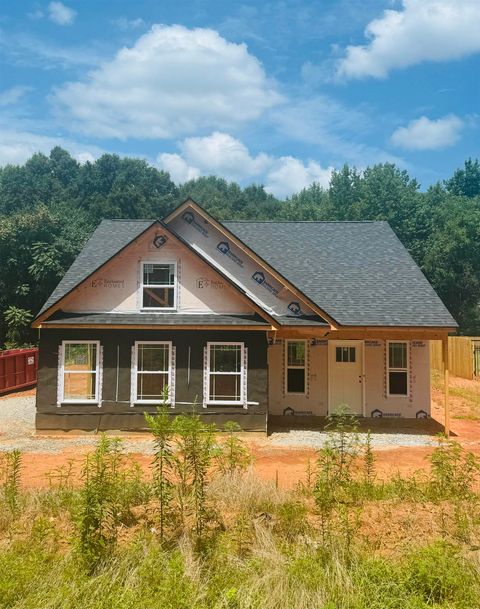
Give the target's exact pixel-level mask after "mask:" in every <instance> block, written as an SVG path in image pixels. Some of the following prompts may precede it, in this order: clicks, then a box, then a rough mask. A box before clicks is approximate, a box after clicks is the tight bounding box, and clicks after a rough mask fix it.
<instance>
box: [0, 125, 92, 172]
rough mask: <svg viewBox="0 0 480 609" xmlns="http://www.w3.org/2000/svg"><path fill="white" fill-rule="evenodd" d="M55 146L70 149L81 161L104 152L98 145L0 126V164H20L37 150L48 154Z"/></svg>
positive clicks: (90, 159) (89, 159)
mask: <svg viewBox="0 0 480 609" xmlns="http://www.w3.org/2000/svg"><path fill="white" fill-rule="evenodd" d="M55 146H61V147H62V148H64V149H65V150H68V151H69V152H70V154H71V155H72V156H73V157H75V158H76V159H77V160H78V161H80V162H81V163H84V162H86V161H92V160H94V159H96V158H97V157H99V156H100V155H101V154H103V150H101V149H100V148H97V147H96V146H91V145H84V144H80V143H79V142H74V141H71V140H68V139H64V138H62V137H54V136H47V135H40V134H37V133H34V132H31V131H23V130H16V129H9V128H8V127H2V126H0V166H3V165H9V164H10V165H20V164H22V163H25V161H26V160H27V159H29V158H30V157H31V156H32V154H34V153H36V152H43V153H44V154H47V155H48V154H49V153H50V150H51V149H52V148H54V147H55Z"/></svg>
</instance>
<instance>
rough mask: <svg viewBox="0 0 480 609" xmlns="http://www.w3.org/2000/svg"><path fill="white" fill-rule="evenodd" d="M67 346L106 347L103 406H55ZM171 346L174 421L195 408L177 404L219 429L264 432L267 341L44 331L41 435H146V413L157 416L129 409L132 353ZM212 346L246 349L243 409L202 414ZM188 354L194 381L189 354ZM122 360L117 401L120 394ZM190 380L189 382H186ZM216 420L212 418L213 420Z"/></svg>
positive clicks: (194, 334) (251, 336)
mask: <svg viewBox="0 0 480 609" xmlns="http://www.w3.org/2000/svg"><path fill="white" fill-rule="evenodd" d="M63 340H98V341H100V344H101V346H102V347H103V382H102V389H101V397H102V403H101V406H100V407H99V406H97V405H96V404H62V405H61V406H58V405H57V390H58V348H59V346H60V345H61V344H62V341H63ZM142 340H143V341H152V340H157V341H172V343H173V345H174V346H175V348H176V382H175V400H176V406H175V408H172V409H171V412H172V414H173V415H175V414H180V413H182V412H191V410H192V406H191V405H189V404H180V403H179V402H190V403H191V402H194V400H195V398H197V401H198V407H197V410H198V412H199V413H200V414H201V415H202V417H205V419H206V420H207V421H209V420H210V419H211V421H212V422H213V421H215V423H216V424H217V425H219V426H221V425H222V424H223V423H225V422H226V421H229V420H230V421H232V420H233V421H237V422H238V423H239V424H240V425H241V426H242V428H243V429H246V430H252V431H257V430H258V431H264V430H265V427H266V417H267V400H268V395H267V394H268V390H267V376H268V375H267V338H266V334H265V333H263V332H258V331H256V332H255V331H253V332H252V331H242V332H241V333H239V332H238V331H229V330H226V331H206V330H193V331H192V330H183V331H182V330H127V329H126V330H116V331H115V332H112V331H111V330H110V331H109V330H93V329H91V330H80V329H63V330H58V329H45V330H42V332H41V336H40V361H39V370H38V379H39V382H38V394H37V415H36V426H37V429H61V430H67V429H69V430H71V429H81V430H96V429H98V430H106V429H119V430H140V429H145V428H146V425H145V421H144V416H143V413H144V412H145V411H148V412H154V411H155V407H154V406H150V405H143V404H142V405H135V406H133V407H132V406H131V405H130V383H131V360H132V355H131V354H132V347H133V345H134V343H135V341H142ZM208 341H221V342H228V341H242V342H243V343H244V344H245V347H247V348H248V378H247V383H248V400H249V401H251V402H258V405H253V404H252V405H249V406H248V408H246V409H244V408H243V407H241V406H217V407H214V406H209V407H208V409H204V408H202V399H203V350H204V347H205V346H206V345H207V342H208ZM189 348H190V377H189V375H188V353H189ZM117 355H118V398H117V397H116V394H117ZM188 379H189V382H188ZM212 415H213V416H212Z"/></svg>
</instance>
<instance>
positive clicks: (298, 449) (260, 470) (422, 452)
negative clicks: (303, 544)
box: [0, 373, 480, 488]
mask: <svg viewBox="0 0 480 609" xmlns="http://www.w3.org/2000/svg"><path fill="white" fill-rule="evenodd" d="M432 381H433V382H432V418H433V419H435V420H436V421H437V422H438V423H439V425H440V424H442V423H443V391H442V387H441V379H440V377H439V375H437V374H435V373H434V374H433V378H432ZM34 395H35V392H34V390H29V391H26V392H21V393H17V394H15V395H14V396H3V397H0V412H1V409H2V402H4V403H5V407H6V406H7V404H8V405H9V407H10V412H13V415H9V417H6V418H3V417H2V416H1V415H0V450H10V449H11V448H14V447H16V446H18V447H19V448H20V449H21V450H22V452H23V471H22V482H23V485H24V486H25V487H30V488H40V487H46V486H48V485H49V484H50V478H51V476H52V473H53V475H55V473H56V472H58V471H59V468H62V467H63V468H66V467H71V468H72V472H73V474H72V475H73V476H74V477H76V476H78V474H79V470H80V463H81V460H82V457H83V455H85V454H86V453H87V452H88V451H91V450H92V447H93V445H94V444H95V442H96V438H95V437H94V436H92V435H86V436H80V437H78V436H73V437H72V436H70V435H67V434H63V435H62V436H56V437H54V436H46V437H40V436H35V433H34V428H33V415H34V411H32V405H33V397H34ZM450 396H451V429H452V437H453V439H455V440H456V441H458V442H460V443H461V444H462V445H463V446H465V448H467V449H468V450H470V451H472V452H475V453H479V454H480V381H467V380H464V379H460V378H455V377H452V378H451V382H450ZM12 405H13V408H12ZM6 411H7V409H6V408H5V412H6ZM437 427H438V426H437ZM388 431H389V434H390V436H391V438H392V439H391V440H389V439H388V436H387V434H384V433H382V429H381V428H380V429H378V430H375V434H374V436H375V435H376V436H377V442H376V445H375V454H376V458H377V463H376V469H377V472H378V475H379V477H385V478H387V477H390V476H391V475H393V474H395V473H396V472H399V473H400V474H410V473H412V472H414V471H416V470H419V469H426V468H427V467H428V461H427V457H428V455H429V454H430V453H431V451H432V449H433V446H434V445H435V438H434V436H433V435H425V432H423V433H421V434H415V433H412V429H411V428H410V429H409V430H408V435H406V434H392V432H391V429H390V430H388ZM315 434H317V435H316V436H315ZM321 436H322V434H321V432H303V434H302V432H292V433H291V434H288V432H287V433H282V434H272V435H271V436H269V437H265V436H263V435H260V434H243V437H244V440H245V441H246V442H247V443H248V445H249V447H250V449H251V451H252V453H253V455H254V465H253V467H254V470H255V472H256V473H257V475H258V476H260V477H261V478H263V479H265V480H278V484H279V485H280V486H281V487H285V488H287V487H291V486H293V485H294V484H296V483H297V482H298V481H299V480H302V479H305V477H306V471H307V467H308V461H309V460H310V461H312V462H313V460H314V459H315V449H314V448H312V447H311V446H310V445H309V443H310V438H312V437H316V438H317V440H315V442H317V441H318V440H319V439H321ZM297 437H298V438H299V441H298V444H297V445H296V438H297ZM384 437H386V438H387V440H386V441H385V442H383V441H382V440H381V439H382V438H384ZM379 438H380V439H379ZM399 438H400V439H399ZM124 439H125V448H126V451H127V452H128V453H130V454H132V456H133V457H134V458H135V459H136V460H137V461H138V463H139V464H140V465H141V466H142V468H143V469H144V471H145V472H146V474H147V473H148V470H149V467H150V462H151V441H150V438H149V436H148V435H147V434H137V435H134V436H125V438H124ZM305 439H307V441H305ZM402 444H403V445H402ZM314 445H315V444H314Z"/></svg>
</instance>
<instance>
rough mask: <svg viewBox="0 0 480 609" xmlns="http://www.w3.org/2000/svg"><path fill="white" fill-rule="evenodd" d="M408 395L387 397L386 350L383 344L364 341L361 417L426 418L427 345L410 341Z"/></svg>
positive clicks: (428, 392) (428, 380)
mask: <svg viewBox="0 0 480 609" xmlns="http://www.w3.org/2000/svg"><path fill="white" fill-rule="evenodd" d="M409 352H410V361H409V395H408V396H407V397H396V396H395V397H391V396H390V397H389V396H388V395H387V347H386V342H385V341H384V340H367V341H365V415H366V416H367V417H371V416H382V417H388V418H395V417H407V418H416V417H420V418H421V417H423V416H425V415H430V351H429V343H428V341H415V340H414V341H410V349H409Z"/></svg>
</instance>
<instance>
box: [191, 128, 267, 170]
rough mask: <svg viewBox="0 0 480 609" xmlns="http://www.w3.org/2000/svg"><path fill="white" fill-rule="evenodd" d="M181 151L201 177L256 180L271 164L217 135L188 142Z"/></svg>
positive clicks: (226, 136) (243, 146)
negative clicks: (202, 175)
mask: <svg viewBox="0 0 480 609" xmlns="http://www.w3.org/2000/svg"><path fill="white" fill-rule="evenodd" d="M180 149H181V151H182V154H183V156H184V157H185V158H187V159H188V162H189V163H191V164H192V165H195V166H196V167H198V168H199V169H200V171H201V172H202V173H218V174H220V175H222V176H224V177H225V178H227V179H229V180H243V179H245V178H251V177H254V176H258V175H260V174H261V173H262V172H263V171H264V170H265V169H266V168H267V167H268V165H269V164H270V162H271V161H270V157H269V156H268V155H266V154H263V153H261V154H259V155H257V156H255V157H253V156H251V155H250V153H249V152H248V148H247V147H246V146H245V145H244V144H243V143H242V142H240V140H237V139H235V138H234V137H232V136H231V135H228V134H227V133H220V132H218V131H215V132H214V133H212V134H211V135H209V136H207V137H190V138H187V139H185V140H184V141H183V142H182V143H181V144H180Z"/></svg>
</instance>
